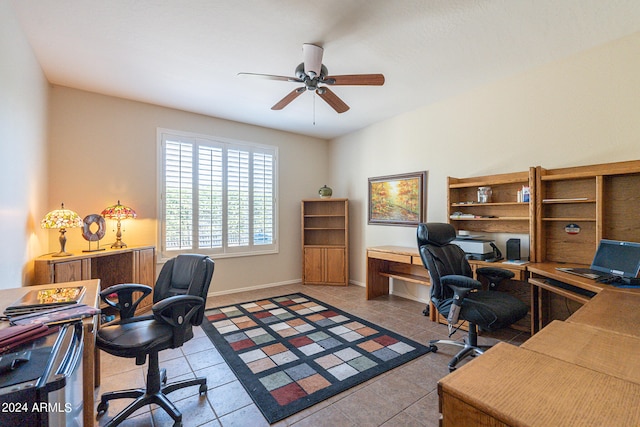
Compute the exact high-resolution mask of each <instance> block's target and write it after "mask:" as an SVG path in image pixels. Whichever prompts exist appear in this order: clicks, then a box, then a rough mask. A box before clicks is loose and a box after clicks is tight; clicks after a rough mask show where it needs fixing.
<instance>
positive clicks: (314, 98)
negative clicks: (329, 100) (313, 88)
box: [313, 92, 316, 126]
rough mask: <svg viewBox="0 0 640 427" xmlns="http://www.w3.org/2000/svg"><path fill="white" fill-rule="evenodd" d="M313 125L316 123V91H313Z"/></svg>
mask: <svg viewBox="0 0 640 427" xmlns="http://www.w3.org/2000/svg"><path fill="white" fill-rule="evenodd" d="M313 125H314V126H315V125H316V93H315V92H313Z"/></svg>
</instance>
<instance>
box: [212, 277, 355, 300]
mask: <svg viewBox="0 0 640 427" xmlns="http://www.w3.org/2000/svg"><path fill="white" fill-rule="evenodd" d="M300 282H301V280H300V279H296V280H287V281H285V282H277V283H264V284H262V285H256V286H247V287H245V288H238V289H229V290H227V291H217V292H209V293H207V297H218V296H221V295H230V294H237V293H239V292H247V291H255V290H256V289H267V288H275V287H276V286H284V285H293V284H296V283H300ZM349 284H350V285H356V286H360V287H362V288H364V287H365V285H364V283H361V282H356V281H354V280H350V281H349Z"/></svg>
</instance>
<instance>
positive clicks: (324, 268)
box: [301, 199, 349, 286]
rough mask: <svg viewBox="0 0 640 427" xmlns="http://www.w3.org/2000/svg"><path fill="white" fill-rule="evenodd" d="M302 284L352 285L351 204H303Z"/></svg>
mask: <svg viewBox="0 0 640 427" xmlns="http://www.w3.org/2000/svg"><path fill="white" fill-rule="evenodd" d="M301 209H302V253H303V254H302V283H303V284H307V285H308V284H315V285H343V286H346V285H348V284H349V201H348V200H347V199H315V200H303V201H302V208H301Z"/></svg>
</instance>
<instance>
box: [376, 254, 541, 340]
mask: <svg viewBox="0 0 640 427" xmlns="http://www.w3.org/2000/svg"><path fill="white" fill-rule="evenodd" d="M469 264H470V265H471V269H472V270H473V272H474V276H475V271H476V270H477V269H478V268H479V267H499V268H503V269H505V270H509V271H511V272H513V273H514V275H515V276H514V280H520V281H523V280H526V277H527V271H526V265H509V264H502V263H499V262H498V263H496V262H485V261H477V260H470V261H469ZM476 277H477V276H476ZM389 278H393V279H398V280H404V281H405V282H410V283H416V284H418V285H424V286H429V285H430V284H431V282H430V280H429V271H428V270H427V269H426V268H424V264H422V258H420V253H419V252H418V248H417V247H416V248H412V247H405V246H375V247H371V248H367V299H373V298H377V297H379V296H382V295H388V294H389ZM501 290H503V291H507V292H510V293H514V294H515V296H517V297H519V298H521V299H523V301H524V302H525V303H527V305H528V304H529V301H528V300H529V293H528V289H524V290H523V289H516V288H511V289H501ZM429 318H430V319H431V320H432V321H434V322H435V321H440V322H441V323H444V324H446V323H447V321H446V319H444V318H442V317H441V316H438V313H437V310H436V308H435V307H434V305H433V303H431V302H429ZM525 323H527V324H524V323H523V324H522V325H520V327H518V328H517V329H521V330H525V331H527V332H530V328H529V326H528V323H530V322H529V321H528V320H526V321H525ZM516 326H517V325H516Z"/></svg>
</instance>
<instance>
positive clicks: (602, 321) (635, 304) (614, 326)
mask: <svg viewBox="0 0 640 427" xmlns="http://www.w3.org/2000/svg"><path fill="white" fill-rule="evenodd" d="M567 322H573V323H581V324H584V325H589V326H593V327H596V328H599V329H603V330H606V331H613V332H617V333H619V334H624V335H629V336H632V337H636V338H640V289H630V288H612V287H609V288H606V289H603V290H602V291H601V292H599V293H598V295H596V296H595V297H593V298H592V299H591V301H589V303H588V304H586V305H585V306H584V307H582V308H581V309H580V310H578V311H576V312H575V313H574V314H573V315H571V317H569V318H568V319H567ZM638 354H640V353H636V356H635V357H637V355H638Z"/></svg>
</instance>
